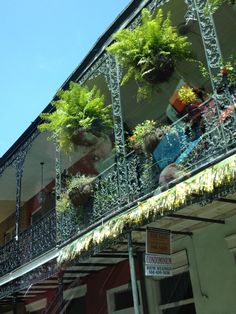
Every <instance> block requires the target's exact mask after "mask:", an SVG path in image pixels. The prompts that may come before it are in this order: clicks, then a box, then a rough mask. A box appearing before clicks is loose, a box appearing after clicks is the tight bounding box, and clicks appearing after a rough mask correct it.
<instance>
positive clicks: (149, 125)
mask: <svg viewBox="0 0 236 314" xmlns="http://www.w3.org/2000/svg"><path fill="white" fill-rule="evenodd" d="M155 130H156V122H155V121H154V120H145V121H144V122H142V123H140V124H137V125H136V127H135V128H134V130H133V135H132V136H130V137H129V138H128V144H129V146H130V147H131V148H136V146H138V148H141V147H142V145H143V138H144V137H145V135H147V134H150V133H154V132H155Z"/></svg>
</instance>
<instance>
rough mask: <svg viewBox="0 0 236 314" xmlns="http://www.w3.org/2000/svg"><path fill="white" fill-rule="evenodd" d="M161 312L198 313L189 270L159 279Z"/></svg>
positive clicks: (171, 313)
mask: <svg viewBox="0 0 236 314" xmlns="http://www.w3.org/2000/svg"><path fill="white" fill-rule="evenodd" d="M159 292H160V302H159V309H160V310H161V314H185V313H186V314H196V311H195V306H194V300H193V291H192V284H191V280H190V274H189V272H188V271H187V272H183V273H179V274H176V275H174V276H172V277H167V278H163V279H161V280H159Z"/></svg>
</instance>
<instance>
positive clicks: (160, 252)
mask: <svg viewBox="0 0 236 314" xmlns="http://www.w3.org/2000/svg"><path fill="white" fill-rule="evenodd" d="M145 275H146V276H158V277H164V276H171V275H172V263H171V233H170V231H169V230H163V229H157V228H147V239H146V254H145Z"/></svg>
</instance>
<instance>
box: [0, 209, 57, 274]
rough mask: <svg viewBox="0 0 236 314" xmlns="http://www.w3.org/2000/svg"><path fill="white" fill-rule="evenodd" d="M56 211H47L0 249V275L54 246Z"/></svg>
mask: <svg viewBox="0 0 236 314" xmlns="http://www.w3.org/2000/svg"><path fill="white" fill-rule="evenodd" d="M56 242H57V240H56V211H55V209H53V210H51V211H50V212H49V213H47V214H46V215H45V216H44V217H43V218H42V219H40V220H38V221H37V222H35V223H34V224H33V225H31V226H30V227H29V228H28V229H26V230H25V231H23V232H22V233H20V234H19V239H18V240H17V241H16V240H15V239H12V240H11V241H10V242H8V243H7V244H6V245H4V246H3V247H1V249H0V276H3V275H5V274H7V273H9V272H11V271H13V270H14V269H16V268H17V267H19V266H22V265H24V264H25V263H27V262H30V261H32V260H33V259H34V258H36V257H38V256H40V255H42V254H43V253H46V252H47V251H49V250H50V249H52V248H54V247H55V246H56Z"/></svg>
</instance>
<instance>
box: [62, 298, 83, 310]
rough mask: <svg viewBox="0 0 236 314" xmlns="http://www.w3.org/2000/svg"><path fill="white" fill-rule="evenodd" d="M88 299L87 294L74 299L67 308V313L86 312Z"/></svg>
mask: <svg viewBox="0 0 236 314" xmlns="http://www.w3.org/2000/svg"><path fill="white" fill-rule="evenodd" d="M85 301H86V299H85V296H83V297H80V298H76V299H72V300H71V301H69V304H68V306H67V308H66V311H65V313H67V314H77V313H80V314H86V302H85Z"/></svg>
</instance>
